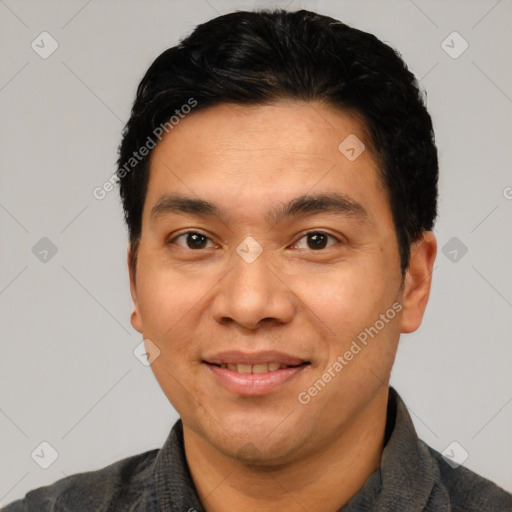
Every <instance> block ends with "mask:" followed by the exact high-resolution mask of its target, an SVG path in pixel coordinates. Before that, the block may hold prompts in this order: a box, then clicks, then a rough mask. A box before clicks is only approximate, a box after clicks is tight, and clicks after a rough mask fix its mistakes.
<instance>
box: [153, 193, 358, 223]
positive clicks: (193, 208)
mask: <svg viewBox="0 0 512 512" xmlns="http://www.w3.org/2000/svg"><path fill="white" fill-rule="evenodd" d="M170 213H175V214H191V215H195V216H198V217H219V218H220V219H223V215H222V212H221V209H220V208H219V207H218V206H217V205H215V204H214V203H211V202H209V201H205V200H204V199H196V198H192V197H187V196H183V195H180V194H166V195H164V196H162V197H160V199H159V200H158V201H157V202H156V204H155V205H154V206H153V208H152V209H151V213H150V218H151V220H157V219H158V218H159V217H161V216H164V215H166V214H170ZM319 213H327V214H337V215H342V216H345V217H346V216H349V217H354V218H357V219H358V220H365V219H367V217H368V214H367V212H366V210H365V208H364V207H363V205H362V204H360V203H358V202H357V201H355V200H353V199H352V198H350V197H349V196H347V195H345V194H340V193H330V194H304V195H302V196H298V197H296V198H294V199H292V200H291V201H290V202H288V203H285V204H283V203H281V204H279V205H277V206H276V207H275V208H274V209H273V210H271V211H270V212H269V213H267V215H266V216H265V221H266V222H267V223H268V224H272V225H275V224H278V223H279V222H281V221H282V220H284V219H287V218H290V217H297V216H300V215H306V214H309V215H314V214H319Z"/></svg>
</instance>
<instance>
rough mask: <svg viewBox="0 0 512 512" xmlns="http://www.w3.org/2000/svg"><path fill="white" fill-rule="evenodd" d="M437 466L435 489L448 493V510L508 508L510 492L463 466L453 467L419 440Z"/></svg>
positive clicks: (467, 511) (503, 511) (474, 511)
mask: <svg viewBox="0 0 512 512" xmlns="http://www.w3.org/2000/svg"><path fill="white" fill-rule="evenodd" d="M420 443H421V444H423V445H424V447H426V448H427V450H428V451H429V452H430V455H431V457H432V462H433V464H434V465H435V466H436V469H437V470H438V471H436V472H437V473H438V475H439V476H438V478H439V480H438V482H436V484H437V485H436V486H437V487H438V491H441V492H443V494H447V495H448V497H449V502H450V503H451V510H453V511H461V512H462V511H464V512H486V511H489V512H490V511H492V512H511V511H512V494H510V493H508V492H507V491H505V490H504V489H502V488H501V487H499V486H497V485H496V484H495V483H493V482H491V481H490V480H487V479H486V478H484V477H482V476H480V475H478V474H477V473H475V472H473V471H471V470H470V469H468V468H465V467H463V466H458V467H456V468H454V467H452V466H451V465H450V464H448V463H447V462H446V460H445V459H444V457H443V456H442V455H441V454H440V453H439V452H438V451H436V450H434V449H433V448H431V447H430V446H428V445H427V444H425V443H424V442H423V441H420Z"/></svg>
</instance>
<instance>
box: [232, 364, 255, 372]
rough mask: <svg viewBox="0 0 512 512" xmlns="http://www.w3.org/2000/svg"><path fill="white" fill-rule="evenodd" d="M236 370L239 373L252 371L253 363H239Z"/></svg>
mask: <svg viewBox="0 0 512 512" xmlns="http://www.w3.org/2000/svg"><path fill="white" fill-rule="evenodd" d="M236 371H237V372H238V373H251V365H250V364H237V365H236Z"/></svg>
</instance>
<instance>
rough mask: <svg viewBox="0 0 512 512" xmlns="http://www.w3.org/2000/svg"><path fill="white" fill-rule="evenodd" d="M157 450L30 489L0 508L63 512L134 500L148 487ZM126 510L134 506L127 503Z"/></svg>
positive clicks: (12, 511) (17, 511) (5, 511)
mask: <svg viewBox="0 0 512 512" xmlns="http://www.w3.org/2000/svg"><path fill="white" fill-rule="evenodd" d="M158 451H159V450H158V449H155V450H151V451H148V452H144V453H141V454H138V455H134V456H131V457H127V458H125V459H122V460H119V461H116V462H114V463H113V464H110V465H108V466H106V467H104V468H102V469H98V470H95V471H88V472H84V473H76V474H74V475H70V476H67V477H65V478H62V479H60V480H57V481H56V482H54V483H53V484H51V485H47V486H44V487H39V488H37V489H34V490H32V491H29V492H28V493H27V494H26V495H25V497H24V498H22V499H20V500H17V501H15V502H12V503H10V504H9V505H7V506H6V507H4V508H3V509H2V512H21V511H27V512H31V511H36V510H37V511H38V512H43V511H46V510H48V511H49V510H52V511H54V510H55V511H61V512H65V511H72V510H76V508H75V507H76V506H77V505H78V504H80V507H81V508H80V510H83V511H84V512H85V511H89V510H90V511H97V510H100V509H101V510H106V509H108V508H109V507H108V504H110V503H119V501H120V500H121V501H124V500H125V499H127V498H129V500H128V499H127V501H126V503H132V504H135V503H136V502H137V500H138V498H139V499H140V497H142V495H143V494H144V493H145V492H146V491H147V484H148V482H149V481H150V479H151V472H152V467H153V462H154V460H155V458H156V456H157V454H158ZM121 496H122V498H121ZM126 510H128V508H127V509H126ZM129 510H137V509H136V508H135V507H134V508H131V507H130V509H129Z"/></svg>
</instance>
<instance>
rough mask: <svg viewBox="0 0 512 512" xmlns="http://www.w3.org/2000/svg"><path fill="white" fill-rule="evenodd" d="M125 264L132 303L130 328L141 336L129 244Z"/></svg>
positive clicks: (135, 284)
mask: <svg viewBox="0 0 512 512" xmlns="http://www.w3.org/2000/svg"><path fill="white" fill-rule="evenodd" d="M127 263H128V274H129V278H130V293H131V296H132V301H133V312H132V314H131V316H130V323H131V324H132V327H133V328H134V329H135V330H136V331H138V332H140V333H141V334H142V318H141V316H140V311H139V303H138V296H137V282H136V275H135V274H136V272H135V269H134V268H133V259H132V247H131V244H128V250H127Z"/></svg>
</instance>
